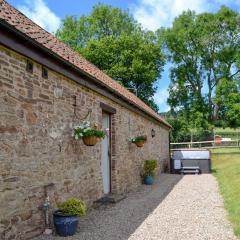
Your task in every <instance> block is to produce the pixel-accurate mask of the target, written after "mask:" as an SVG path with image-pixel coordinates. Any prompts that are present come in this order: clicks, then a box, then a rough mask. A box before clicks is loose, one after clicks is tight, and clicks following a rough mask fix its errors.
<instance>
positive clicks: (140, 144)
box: [131, 136, 147, 147]
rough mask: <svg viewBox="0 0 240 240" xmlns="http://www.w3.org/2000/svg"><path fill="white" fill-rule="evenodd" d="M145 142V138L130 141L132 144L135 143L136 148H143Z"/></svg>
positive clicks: (140, 137) (139, 137)
mask: <svg viewBox="0 0 240 240" xmlns="http://www.w3.org/2000/svg"><path fill="white" fill-rule="evenodd" d="M146 141H147V137H146V136H138V137H135V138H132V139H131V142H132V143H135V144H136V146H137V147H143V145H144V143H145V142H146Z"/></svg>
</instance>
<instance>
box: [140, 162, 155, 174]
mask: <svg viewBox="0 0 240 240" xmlns="http://www.w3.org/2000/svg"><path fill="white" fill-rule="evenodd" d="M156 168H157V160H146V161H145V162H144V167H143V170H144V173H143V176H144V177H145V176H152V177H153V176H154V175H155V170H156Z"/></svg>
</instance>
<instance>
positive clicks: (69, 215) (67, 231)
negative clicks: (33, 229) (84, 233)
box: [53, 198, 87, 237]
mask: <svg viewBox="0 0 240 240" xmlns="http://www.w3.org/2000/svg"><path fill="white" fill-rule="evenodd" d="M57 207H58V210H57V211H55V212H54V213H53V221H54V226H55V229H56V233H57V234H58V235H59V236H63V237H67V236H72V235H74V234H75V233H76V231H77V226H78V222H79V217H80V216H84V215H85V214H86V210H87V207H86V205H85V203H84V202H83V201H82V200H80V199H77V198H70V199H68V200H67V201H65V202H61V203H59V204H57Z"/></svg>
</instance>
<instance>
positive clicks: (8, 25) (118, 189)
mask: <svg viewBox="0 0 240 240" xmlns="http://www.w3.org/2000/svg"><path fill="white" fill-rule="evenodd" d="M86 118H87V119H88V120H89V121H90V122H92V123H95V124H96V125H97V126H98V127H99V128H102V126H105V127H107V128H109V129H110V130H109V134H108V137H107V138H106V139H107V140H104V141H99V142H98V143H97V144H96V145H95V146H93V147H89V146H85V145H84V144H83V142H82V141H79V140H78V141H76V140H75V139H73V137H72V128H73V126H74V125H75V124H77V123H80V122H81V121H83V120H84V119H86ZM170 128H171V126H170V125H169V124H168V123H167V122H166V121H164V119H162V118H161V117H160V116H159V115H158V114H157V113H156V112H154V111H153V110H152V109H151V108H150V107H148V106H147V105H146V104H145V103H143V102H142V101H141V100H140V99H139V98H137V97H136V96H135V95H134V94H132V93H131V92H129V91H128V90H127V89H126V88H124V87H123V86H121V85H120V84H118V83H117V82H116V81H114V80H113V79H111V78H110V77H109V76H107V75H106V74H105V73H103V72H102V71H100V70H99V69H98V68H97V67H95V66H94V65H92V64H91V63H90V62H88V61H87V60H85V59H84V58H83V57H81V56H80V55H79V54H77V53H75V52H74V51H73V50H71V49H70V48H69V47H68V46H66V45H65V44H64V43H62V42H60V41H59V40H58V39H56V38H55V37H54V36H53V35H51V34H50V33H48V32H46V31H45V30H43V29H42V28H41V27H39V26H38V25H37V24H35V23H34V22H32V21H31V20H30V19H28V18H27V17H26V16H24V15H23V14H22V13H21V12H19V11H18V10H16V9H15V8H13V7H12V6H10V5H9V4H8V3H7V2H5V1H3V0H0V239H24V240H26V239H30V238H32V237H33V236H36V235H39V234H40V233H41V232H42V231H43V230H44V227H45V226H44V212H43V207H42V206H43V203H44V200H45V198H46V196H49V198H50V204H51V206H52V207H53V208H54V207H56V203H57V202H58V201H62V200H65V199H67V198H69V197H78V198H81V199H83V200H85V201H86V202H87V203H88V204H89V205H91V203H93V202H94V201H95V200H97V199H99V198H101V197H103V196H104V194H108V193H117V194H119V193H124V192H126V191H130V190H131V189H133V188H135V187H137V186H138V185H140V184H141V176H140V173H141V170H142V166H143V161H144V160H146V159H156V160H157V161H158V173H160V172H162V171H163V170H164V169H165V168H166V167H167V166H168V164H169V130H170ZM139 134H141V135H143V134H144V135H146V136H147V141H146V143H145V144H144V146H143V147H141V148H139V147H137V146H136V145H135V144H133V143H131V142H129V139H130V138H133V137H136V136H138V135H139ZM103 166H104V167H103Z"/></svg>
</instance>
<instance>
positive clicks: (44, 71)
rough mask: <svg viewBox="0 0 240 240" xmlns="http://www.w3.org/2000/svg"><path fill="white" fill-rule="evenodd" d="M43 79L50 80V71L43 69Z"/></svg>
mask: <svg viewBox="0 0 240 240" xmlns="http://www.w3.org/2000/svg"><path fill="white" fill-rule="evenodd" d="M42 77H43V78H46V79H47V78H48V70H47V69H46V68H45V67H42Z"/></svg>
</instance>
